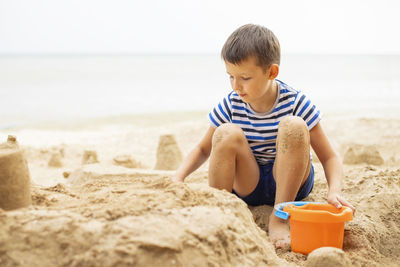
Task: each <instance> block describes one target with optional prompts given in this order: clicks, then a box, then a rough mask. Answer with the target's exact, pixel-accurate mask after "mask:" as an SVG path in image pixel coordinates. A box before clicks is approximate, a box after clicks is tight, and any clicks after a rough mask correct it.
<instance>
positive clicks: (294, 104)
mask: <svg viewBox="0 0 400 267" xmlns="http://www.w3.org/2000/svg"><path fill="white" fill-rule="evenodd" d="M275 81H276V82H277V84H278V96H277V98H276V101H275V104H274V106H273V107H272V108H271V110H270V111H269V112H267V113H257V112H255V111H253V110H252V108H251V107H250V105H249V104H247V103H245V102H243V101H242V100H241V99H240V97H239V96H238V95H237V94H236V93H235V92H233V91H232V92H230V93H229V94H228V95H227V96H226V97H225V98H224V99H223V100H222V101H221V102H220V103H219V104H218V105H217V106H216V107H215V108H214V109H213V110H212V111H211V112H210V113H209V115H208V118H209V122H210V125H211V126H212V127H214V128H217V127H218V126H220V125H221V124H223V123H234V124H237V125H238V126H239V127H240V128H242V130H243V132H244V134H245V135H246V138H247V141H248V143H249V145H250V148H251V150H252V151H253V154H254V156H255V158H256V160H257V162H258V163H259V164H260V165H265V164H267V163H271V162H274V160H275V157H276V138H277V134H278V125H279V122H280V121H281V120H282V119H283V118H284V117H286V116H299V117H301V118H302V119H303V120H304V121H305V122H306V123H307V126H308V129H309V130H311V129H312V128H313V127H314V126H315V125H316V124H317V123H318V122H319V121H320V120H321V116H322V115H321V113H320V111H319V110H318V108H317V107H316V106H315V105H313V104H312V102H311V100H310V99H309V98H308V97H307V96H306V95H305V94H303V93H302V92H301V91H297V90H295V89H293V88H292V87H290V86H288V85H287V84H285V83H283V82H282V81H280V80H275Z"/></svg>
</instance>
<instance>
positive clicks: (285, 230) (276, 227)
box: [268, 212, 290, 250]
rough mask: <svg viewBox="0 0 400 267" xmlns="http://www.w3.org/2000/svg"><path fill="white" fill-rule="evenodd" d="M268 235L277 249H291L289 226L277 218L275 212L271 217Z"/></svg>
mask: <svg viewBox="0 0 400 267" xmlns="http://www.w3.org/2000/svg"><path fill="white" fill-rule="evenodd" d="M268 235H269V238H270V239H271V241H272V242H273V243H274V244H275V248H282V249H285V250H289V249H290V231H289V225H288V223H287V222H286V221H285V220H282V219H280V218H278V217H276V216H275V214H274V213H273V212H272V214H271V215H270V216H269V225H268Z"/></svg>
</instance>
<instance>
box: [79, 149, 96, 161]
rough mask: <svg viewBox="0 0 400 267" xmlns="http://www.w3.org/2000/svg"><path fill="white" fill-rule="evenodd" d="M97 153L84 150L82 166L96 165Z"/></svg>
mask: <svg viewBox="0 0 400 267" xmlns="http://www.w3.org/2000/svg"><path fill="white" fill-rule="evenodd" d="M98 162H99V160H98V158H97V152H96V151H94V150H85V151H84V152H83V157H82V164H93V163H98Z"/></svg>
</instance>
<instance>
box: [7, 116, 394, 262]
mask: <svg viewBox="0 0 400 267" xmlns="http://www.w3.org/2000/svg"><path fill="white" fill-rule="evenodd" d="M206 116H207V113H206V112H187V113H183V114H178V113H167V114H147V115H143V116H140V115H135V116H121V117H109V118H103V119H92V120H87V121H75V122H70V123H61V122H59V123H43V124H42V125H37V126H35V127H29V128H26V127H24V128H20V129H19V128H13V129H7V130H2V131H0V143H3V142H5V141H7V136H8V135H10V134H11V135H14V136H16V137H17V141H18V142H19V146H20V148H21V149H22V150H23V151H24V155H25V158H26V160H27V162H28V166H29V172H30V179H31V197H32V204H31V205H30V206H28V207H26V208H21V209H16V210H12V211H5V210H3V209H0V265H1V266H305V265H307V264H310V263H309V262H308V261H307V257H306V256H304V255H302V254H298V253H293V252H290V251H289V252H288V251H280V250H275V248H274V247H273V245H272V243H271V242H270V240H269V238H268V235H267V233H268V229H267V226H268V215H269V214H270V212H271V209H272V207H269V206H260V207H248V206H247V205H246V204H245V203H244V202H243V201H241V200H240V199H238V198H237V197H235V196H234V195H232V194H231V193H228V192H226V191H219V190H216V189H213V188H210V187H209V186H208V183H207V169H208V164H207V163H206V164H204V165H203V166H202V167H201V168H200V169H199V170H197V171H196V172H195V173H193V174H192V175H190V176H189V177H188V178H187V179H186V181H185V183H173V182H172V180H171V176H172V174H173V173H174V171H173V170H165V168H164V167H165V166H172V165H176V164H179V161H180V159H181V158H182V156H185V155H187V153H188V152H189V151H190V150H191V149H192V148H193V147H194V145H195V144H196V142H197V141H198V140H199V138H200V137H201V136H202V135H203V133H204V132H205V131H206V129H207V127H208V122H207V119H206ZM321 123H322V126H323V127H324V129H325V131H326V133H327V135H328V137H329V138H330V141H331V143H332V144H333V146H334V147H335V149H336V150H337V151H338V153H339V154H340V156H341V157H342V159H343V161H344V163H345V164H344V186H343V195H344V196H345V197H346V198H347V199H348V200H349V201H350V202H351V203H352V204H353V205H354V206H356V209H357V211H356V213H355V216H354V219H353V220H352V221H350V222H349V223H346V225H345V235H344V243H343V251H344V256H343V257H344V258H345V259H347V261H345V260H343V259H342V258H340V259H339V258H338V261H339V262H340V264H342V265H343V266H345V265H346V264H347V265H349V264H350V265H351V266H398V262H400V246H399V242H400V219H399V218H400V154H399V152H398V151H399V150H400V118H399V119H382V118H364V117H361V116H360V117H353V118H345V117H343V116H338V115H336V116H335V115H329V114H328V115H326V116H325V117H324V118H323V120H322V122H321ZM161 136H169V138H171V139H168V140H170V141H168V142H164V143H160V142H159V141H160V137H161ZM171 140H172V141H171ZM174 140H175V141H176V143H173V141H174ZM157 152H158V154H160V153H164V154H167V156H165V157H164V158H163V157H162V156H160V155H157ZM313 158H314V162H313V163H314V166H315V172H316V178H315V185H314V189H313V191H312V193H311V194H310V196H309V197H308V198H307V199H306V200H309V201H322V202H325V201H326V193H327V184H326V180H325V177H324V172H323V169H322V166H321V164H320V163H319V162H318V159H317V158H316V157H315V156H314V157H313ZM161 161H164V163H165V162H167V163H166V164H162V162H161ZM163 166H164V167H163ZM156 167H157V168H156ZM163 168H164V169H163ZM331 264H333V263H331ZM309 266H311V265H309ZM325 266H330V265H329V260H326V261H325ZM335 266H338V265H335Z"/></svg>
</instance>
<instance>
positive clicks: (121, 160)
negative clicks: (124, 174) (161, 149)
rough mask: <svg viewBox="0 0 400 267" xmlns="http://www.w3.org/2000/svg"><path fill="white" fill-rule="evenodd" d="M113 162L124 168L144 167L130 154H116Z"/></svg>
mask: <svg viewBox="0 0 400 267" xmlns="http://www.w3.org/2000/svg"><path fill="white" fill-rule="evenodd" d="M113 161H114V164H115V165H119V166H123V167H125V168H144V165H143V164H142V163H140V162H139V161H136V160H135V159H133V158H132V157H131V156H130V155H118V156H116V157H115V158H114V159H113Z"/></svg>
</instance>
